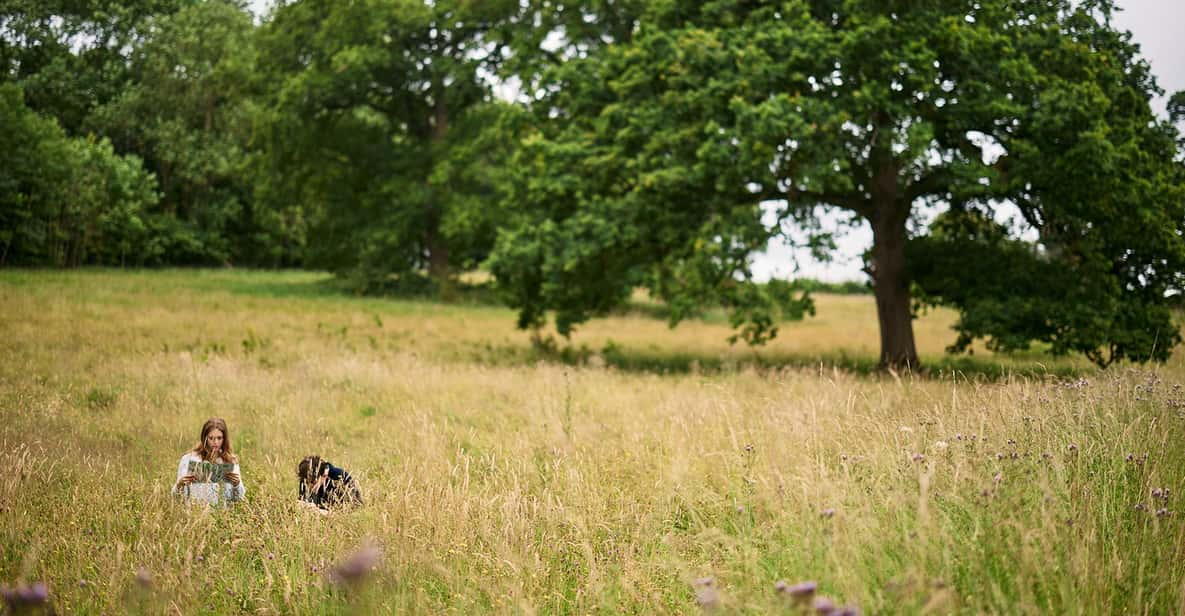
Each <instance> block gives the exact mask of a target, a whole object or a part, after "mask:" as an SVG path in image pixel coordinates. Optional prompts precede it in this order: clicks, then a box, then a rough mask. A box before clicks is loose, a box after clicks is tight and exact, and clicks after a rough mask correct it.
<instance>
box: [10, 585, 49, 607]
mask: <svg viewBox="0 0 1185 616" xmlns="http://www.w3.org/2000/svg"><path fill="white" fill-rule="evenodd" d="M0 597H3V598H4V603H6V604H7V605H8V609H9V610H11V611H12V613H14V614H18V613H21V612H22V611H23V610H25V609H27V608H33V607H35V606H38V605H45V604H46V603H47V602H48V601H49V588H47V587H46V586H45V582H33V583H32V584H29V585H25V584H20V585H18V586H16V587H15V588H9V587H7V586H3V587H0Z"/></svg>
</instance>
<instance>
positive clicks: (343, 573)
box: [329, 545, 383, 582]
mask: <svg viewBox="0 0 1185 616" xmlns="http://www.w3.org/2000/svg"><path fill="white" fill-rule="evenodd" d="M382 559H383V551H382V550H381V549H380V548H378V547H376V546H373V545H371V546H366V547H364V548H362V549H361V550H358V551H357V552H354V553H353V554H351V555H350V556H349V557H347V558H346V559H345V560H343V561H342V562H340V563H338V564H337V565H336V566H335V567H334V568H333V570H332V571H330V572H329V575H330V578H332V579H333V580H334V581H337V582H358V581H361V580H362V579H363V578H365V577H366V575H367V574H368V573H370V572H371V570H373V569H374V568H375V567H377V566H378V564H379V561H381V560H382Z"/></svg>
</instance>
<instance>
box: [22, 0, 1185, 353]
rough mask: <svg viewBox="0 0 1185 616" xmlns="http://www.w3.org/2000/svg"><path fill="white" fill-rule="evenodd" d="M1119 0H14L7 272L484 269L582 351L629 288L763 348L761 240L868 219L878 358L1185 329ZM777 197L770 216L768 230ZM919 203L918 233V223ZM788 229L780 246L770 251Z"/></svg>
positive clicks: (813, 244) (1170, 165) (789, 300)
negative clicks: (943, 324)
mask: <svg viewBox="0 0 1185 616" xmlns="http://www.w3.org/2000/svg"><path fill="white" fill-rule="evenodd" d="M1115 10H1116V8H1115V6H1114V3H1113V2H1110V1H1108V0H1087V1H1085V2H1071V1H1070V0H1054V1H1048V0H1041V1H1036V0H974V1H972V0H966V1H964V0H944V1H942V2H936V1H935V2H929V1H917V0H787V1H779V2H773V1H762V0H756V1H754V0H710V1H707V2H703V1H696V2H691V1H686V0H661V1H657V2H644V1H640V0H583V1H574V0H538V1H536V0H529V1H520V0H484V1H482V2H473V1H470V0H437V1H424V0H354V1H352V2H340V1H338V0H296V1H281V2H279V3H278V4H276V5H275V6H274V7H272V8H271V9H270V10H269V12H268V13H267V14H266V15H263V16H261V18H260V19H258V20H257V19H256V18H255V17H254V16H253V15H252V14H251V12H250V11H249V10H248V7H247V5H246V4H245V3H243V2H237V1H234V0H81V1H71V2H45V1H43V0H4V1H3V2H0V143H2V144H3V147H2V149H0V266H3V265H10V266H11V265H19V266H25V265H29V266H64V267H72V266H79V265H86V264H101V265H119V266H156V265H220V264H233V265H242V266H256V267H307V268H316V269H325V270H329V271H332V272H335V273H337V274H339V275H340V276H342V277H343V278H344V279H346V280H349V281H350V282H351V284H352V285H353V286H354V287H355V288H356V289H358V290H360V291H381V290H385V289H389V288H392V287H401V288H426V287H440V286H447V285H448V284H449V281H450V280H451V279H452V277H453V276H455V275H456V274H457V273H458V272H462V271H466V270H470V269H473V268H476V267H479V266H481V267H485V268H487V269H488V270H489V271H491V272H492V273H493V275H494V277H495V280H496V282H497V287H498V289H499V292H500V293H501V294H502V297H503V298H504V299H505V301H506V302H507V303H508V304H509V305H511V306H512V307H514V308H516V309H517V310H519V325H520V326H522V327H539V326H541V325H543V324H544V322H545V321H546V320H547V319H548V318H549V317H550V318H551V319H553V320H554V323H555V325H556V327H557V329H558V330H559V331H560V333H562V334H564V335H568V334H569V333H570V332H571V331H572V329H573V328H574V327H576V326H578V325H579V324H580V323H582V322H584V321H586V320H588V319H590V318H593V317H596V316H598V315H603V314H605V313H607V312H608V311H610V310H612V309H613V308H615V307H617V306H619V305H620V304H622V303H623V302H625V301H627V300H628V298H629V295H630V293H631V292H632V291H633V290H634V289H636V288H639V287H642V288H646V289H647V290H649V292H650V293H651V294H652V295H653V296H654V297H657V298H660V299H661V300H663V301H664V302H666V303H667V305H668V306H669V307H670V315H671V321H672V325H673V324H675V323H677V322H678V321H680V320H682V319H684V318H687V317H688V316H690V315H694V314H698V313H699V311H701V310H702V308H703V307H705V306H707V305H721V306H723V307H725V308H726V309H727V310H728V312H729V315H730V318H731V321H732V324H733V325H734V327H735V328H736V330H737V333H736V337H737V338H738V339H744V340H746V341H748V342H750V343H754V344H759V343H761V342H763V341H765V340H768V339H769V338H771V337H773V336H775V335H777V333H778V324H779V323H780V322H781V321H783V320H785V319H790V318H798V317H801V316H802V315H804V314H807V313H809V312H811V311H813V309H814V308H813V303H812V301H811V296H810V292H811V291H812V290H815V288H816V287H814V286H812V285H811V284H808V283H795V282H793V281H789V282H786V281H773V282H770V283H758V282H756V281H755V280H754V278H753V275H752V272H751V266H752V257H753V254H754V253H755V252H756V251H759V250H762V249H763V248H764V247H765V246H766V244H767V243H768V242H769V240H770V239H771V238H775V237H795V238H798V240H799V242H800V243H801V245H802V246H803V247H806V248H809V249H810V250H811V251H812V252H813V253H815V254H816V255H819V256H826V255H827V254H829V253H830V252H831V251H832V250H833V249H834V247H835V244H834V239H833V237H832V235H831V233H832V231H833V230H831V229H827V228H824V226H823V225H822V224H821V219H822V217H823V215H824V214H826V213H827V212H828V211H838V212H839V213H840V214H841V220H842V221H843V223H844V224H851V225H857V224H868V225H869V226H870V227H871V229H872V232H873V242H872V245H871V246H870V247H869V249H868V252H867V253H866V255H865V270H866V272H867V273H868V275H869V278H870V280H871V286H872V290H873V292H874V293H875V296H876V303H877V312H878V318H879V321H880V331H881V348H882V351H881V362H882V364H883V365H885V366H887V367H912V366H916V365H917V364H918V358H917V352H916V349H915V346H914V340H913V331H912V318H913V317H914V316H915V315H916V313H917V312H918V311H919V310H920V309H923V308H924V307H926V306H938V305H941V306H950V307H952V308H955V309H956V310H958V311H959V313H960V318H959V321H958V323H957V325H956V329H957V330H958V332H959V337H958V340H957V342H956V343H955V345H954V346H953V347H952V349H951V350H953V351H959V350H966V349H967V348H968V347H969V345H970V344H971V343H972V342H973V341H974V340H977V339H984V340H986V341H987V343H988V346H989V347H990V348H992V349H995V350H1005V351H1007V350H1016V349H1024V348H1028V347H1029V346H1030V345H1032V344H1034V343H1039V344H1042V345H1044V346H1045V348H1048V349H1049V350H1050V351H1052V352H1053V353H1057V354H1065V353H1081V354H1085V355H1086V356H1088V357H1090V358H1091V359H1092V360H1093V361H1095V362H1097V363H1099V364H1100V365H1106V364H1109V363H1111V362H1113V361H1116V360H1136V361H1145V360H1149V359H1156V360H1163V359H1165V358H1167V357H1168V353H1169V352H1170V351H1171V349H1172V347H1173V346H1174V345H1175V344H1176V343H1177V342H1179V340H1180V336H1179V334H1178V332H1177V328H1176V327H1175V324H1174V323H1173V315H1172V312H1171V309H1170V305H1171V300H1172V298H1173V297H1174V295H1175V294H1179V290H1180V289H1182V288H1185V285H1182V282H1183V280H1182V278H1183V275H1182V272H1185V239H1183V238H1185V166H1183V165H1182V156H1181V152H1182V151H1183V150H1185V147H1183V146H1185V143H1183V142H1182V137H1181V135H1180V133H1179V132H1178V130H1177V129H1176V127H1175V126H1176V125H1175V124H1174V122H1175V121H1176V120H1179V119H1181V118H1183V117H1185V95H1181V94H1178V95H1176V96H1174V97H1172V99H1171V103H1170V107H1169V109H1170V114H1171V116H1172V117H1170V118H1168V119H1165V118H1161V117H1158V116H1157V115H1156V114H1155V113H1154V112H1153V111H1152V109H1151V106H1150V100H1151V97H1152V96H1153V95H1155V94H1158V93H1160V89H1159V88H1158V87H1157V85H1156V82H1155V79H1154V78H1153V75H1152V73H1151V71H1150V69H1149V66H1148V64H1147V62H1145V61H1144V60H1143V59H1142V58H1141V57H1140V55H1139V50H1138V47H1137V46H1136V45H1135V44H1134V43H1133V42H1132V40H1131V36H1130V34H1129V33H1126V32H1123V31H1121V30H1119V29H1117V28H1116V27H1115V26H1114V25H1113V24H1112V19H1111V18H1112V15H1113V14H1114V12H1115ZM770 211H772V212H774V213H775V214H776V217H777V220H776V222H775V224H772V225H771V224H769V223H768V221H767V220H764V219H763V214H767V213H768V212H770ZM934 212H938V214H937V217H936V218H934V219H933V220H930V221H923V220H922V219H923V217H925V216H928V215H929V214H927V213H934ZM787 229H793V230H794V233H793V234H789V233H788V232H787Z"/></svg>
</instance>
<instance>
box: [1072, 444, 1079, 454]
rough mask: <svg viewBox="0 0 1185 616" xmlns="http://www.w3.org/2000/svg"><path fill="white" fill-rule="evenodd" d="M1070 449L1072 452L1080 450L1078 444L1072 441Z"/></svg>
mask: <svg viewBox="0 0 1185 616" xmlns="http://www.w3.org/2000/svg"><path fill="white" fill-rule="evenodd" d="M1070 451H1071V452H1075V451H1078V446H1077V445H1075V444H1074V443H1070Z"/></svg>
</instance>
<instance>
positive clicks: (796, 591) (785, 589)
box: [774, 580, 819, 601]
mask: <svg viewBox="0 0 1185 616" xmlns="http://www.w3.org/2000/svg"><path fill="white" fill-rule="evenodd" d="M774 589H775V590H777V591H778V592H780V593H783V594H785V595H786V596H788V597H791V598H793V599H794V600H795V601H806V600H807V599H810V598H811V597H813V596H815V591H816V590H818V589H819V584H818V583H817V582H814V581H813V580H812V581H807V582H799V583H797V584H793V585H791V584H787V583H786V582H783V581H779V582H778V583H777V584H774Z"/></svg>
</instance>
